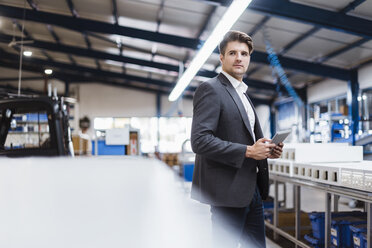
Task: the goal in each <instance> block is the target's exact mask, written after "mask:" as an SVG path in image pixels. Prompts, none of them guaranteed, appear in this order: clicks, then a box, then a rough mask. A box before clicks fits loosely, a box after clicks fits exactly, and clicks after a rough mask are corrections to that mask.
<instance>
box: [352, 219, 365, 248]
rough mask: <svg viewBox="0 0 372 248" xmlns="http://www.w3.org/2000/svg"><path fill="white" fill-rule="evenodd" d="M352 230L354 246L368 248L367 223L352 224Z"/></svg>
mask: <svg viewBox="0 0 372 248" xmlns="http://www.w3.org/2000/svg"><path fill="white" fill-rule="evenodd" d="M350 231H351V232H352V233H353V244H354V248H367V242H366V241H365V236H366V233H367V225H366V224H360V225H351V226H350Z"/></svg>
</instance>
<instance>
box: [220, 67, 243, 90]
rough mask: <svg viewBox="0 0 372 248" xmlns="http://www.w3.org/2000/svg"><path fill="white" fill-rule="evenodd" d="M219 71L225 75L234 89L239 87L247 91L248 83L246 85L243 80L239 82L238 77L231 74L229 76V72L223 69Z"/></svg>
mask: <svg viewBox="0 0 372 248" xmlns="http://www.w3.org/2000/svg"><path fill="white" fill-rule="evenodd" d="M221 73H222V74H223V75H225V76H226V77H227V79H228V80H229V81H230V83H231V84H232V86H233V87H234V88H235V89H236V88H238V87H241V89H243V92H247V90H248V85H246V84H245V83H244V82H240V81H239V80H238V79H236V78H234V77H233V76H231V75H230V74H229V73H227V72H225V71H224V70H222V71H221Z"/></svg>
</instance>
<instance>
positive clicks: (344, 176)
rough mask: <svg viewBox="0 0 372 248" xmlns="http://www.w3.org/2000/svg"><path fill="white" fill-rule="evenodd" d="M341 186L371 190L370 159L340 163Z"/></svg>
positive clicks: (371, 172) (371, 167)
mask: <svg viewBox="0 0 372 248" xmlns="http://www.w3.org/2000/svg"><path fill="white" fill-rule="evenodd" d="M340 167H341V186H344V187H349V188H354V189H360V190H366V191H372V161H362V162H359V163H350V164H346V163H345V164H341V165H340Z"/></svg>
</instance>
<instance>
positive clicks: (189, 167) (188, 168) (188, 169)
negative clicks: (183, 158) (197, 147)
mask: <svg viewBox="0 0 372 248" xmlns="http://www.w3.org/2000/svg"><path fill="white" fill-rule="evenodd" d="M193 173H194V164H184V165H183V177H184V179H185V181H187V182H191V181H192V175H193Z"/></svg>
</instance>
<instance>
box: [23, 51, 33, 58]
mask: <svg viewBox="0 0 372 248" xmlns="http://www.w3.org/2000/svg"><path fill="white" fill-rule="evenodd" d="M23 55H25V56H26V57H31V55H32V51H24V52H23Z"/></svg>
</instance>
